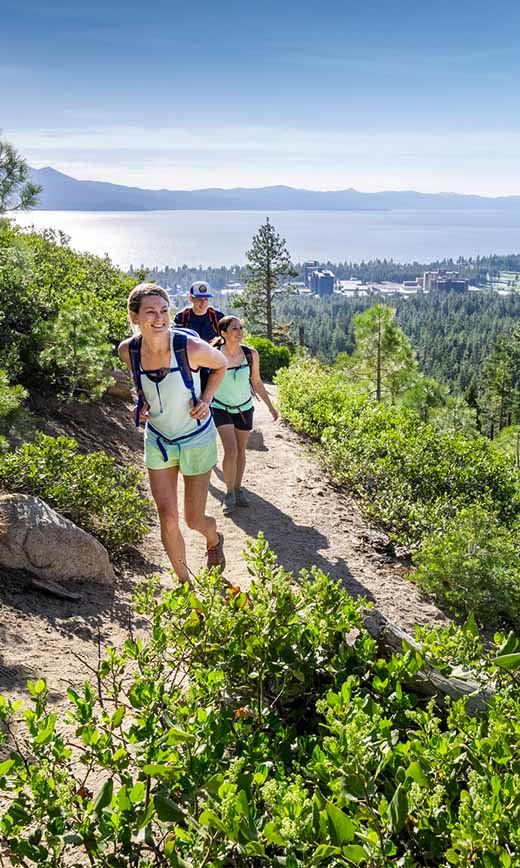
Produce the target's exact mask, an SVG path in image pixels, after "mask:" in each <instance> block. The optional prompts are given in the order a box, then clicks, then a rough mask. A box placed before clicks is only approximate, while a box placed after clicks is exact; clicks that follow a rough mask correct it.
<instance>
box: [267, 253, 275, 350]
mask: <svg viewBox="0 0 520 868" xmlns="http://www.w3.org/2000/svg"><path fill="white" fill-rule="evenodd" d="M265 313H266V331H267V337H268V338H269V340H270V341H272V339H273V287H272V276H271V264H270V262H268V263H267V280H266V287H265Z"/></svg>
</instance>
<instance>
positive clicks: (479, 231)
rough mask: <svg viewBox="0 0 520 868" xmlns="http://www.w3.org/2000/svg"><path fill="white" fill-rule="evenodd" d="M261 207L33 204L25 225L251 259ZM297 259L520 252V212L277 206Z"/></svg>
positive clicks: (79, 245) (188, 258) (188, 260)
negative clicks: (37, 207)
mask: <svg viewBox="0 0 520 868" xmlns="http://www.w3.org/2000/svg"><path fill="white" fill-rule="evenodd" d="M265 217H266V215H265V213H264V212H260V211H32V212H30V213H28V214H18V215H16V220H17V221H18V222H19V223H20V224H21V225H23V226H30V225H34V226H35V227H36V228H37V229H42V228H45V227H53V228H56V229H62V230H63V231H64V232H66V233H67V235H69V236H70V238H71V245H72V246H73V247H74V248H76V249H77V250H89V251H91V252H92V253H97V254H99V255H103V254H105V253H108V255H109V256H110V258H111V259H112V260H113V262H114V263H116V264H117V265H119V266H120V267H122V268H125V269H127V268H128V267H129V266H130V264H132V265H134V266H137V265H141V264H142V263H144V264H145V265H147V266H150V267H151V266H154V265H157V266H159V267H161V268H162V267H164V266H165V265H171V266H178V265H184V264H187V265H190V266H197V265H202V266H207V265H234V264H243V263H244V262H245V252H246V250H247V249H248V248H249V247H250V245H251V238H252V236H253V235H254V233H255V232H256V231H257V229H258V227H259V226H260V225H261V224H262V223H263V222H264V220H265ZM270 219H271V222H272V223H273V224H274V226H275V229H276V231H277V232H279V233H280V235H282V236H283V237H284V238H285V239H286V241H287V246H288V249H289V252H290V254H291V257H292V259H293V261H294V262H298V261H300V262H302V261H304V260H306V259H318V260H320V261H321V262H326V261H327V260H329V261H331V262H340V261H344V260H346V261H352V262H359V261H360V260H362V259H385V258H386V259H394V260H395V261H397V262H413V261H418V262H428V261H430V260H435V259H442V258H444V257H454V258H456V257H458V256H464V257H469V256H476V255H478V254H480V255H482V256H484V255H489V254H491V253H515V252H520V211H518V212H514V211H513V212H512V211H500V210H486V211H484V210H480V211H473V210H466V211H453V210H451V211H275V212H273V213H272V214H271V215H270Z"/></svg>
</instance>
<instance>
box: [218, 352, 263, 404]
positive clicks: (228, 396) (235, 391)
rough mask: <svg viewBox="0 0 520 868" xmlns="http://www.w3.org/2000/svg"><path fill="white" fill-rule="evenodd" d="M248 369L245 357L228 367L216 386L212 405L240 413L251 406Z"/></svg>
mask: <svg viewBox="0 0 520 868" xmlns="http://www.w3.org/2000/svg"><path fill="white" fill-rule="evenodd" d="M249 377H250V370H249V365H248V363H247V359H246V357H245V355H244V360H243V362H241V364H240V365H237V366H236V367H234V368H228V369H227V371H226V374H225V377H224V379H223V380H222V382H221V384H220V386H219V387H218V389H217V391H216V394H215V397H214V398H213V402H212V406H213V407H216V408H217V409H218V410H227V412H228V413H240V412H241V411H242V412H243V411H244V410H250V409H251V407H252V406H253V400H252V395H251V383H250V380H249Z"/></svg>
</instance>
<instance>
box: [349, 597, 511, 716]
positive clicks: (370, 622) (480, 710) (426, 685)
mask: <svg viewBox="0 0 520 868" xmlns="http://www.w3.org/2000/svg"><path fill="white" fill-rule="evenodd" d="M364 623H365V627H366V628H367V630H368V632H369V633H370V635H371V636H372V638H373V639H375V640H376V641H377V643H378V644H379V645H380V647H381V649H382V651H383V652H384V653H385V654H386V656H391V655H392V654H404V649H403V642H406V645H407V646H408V647H410V648H413V649H414V650H416V651H418V652H419V653H421V654H422V653H423V652H422V649H421V646H420V645H419V643H418V642H416V641H415V639H413V638H412V636H410V635H409V634H408V633H406V632H405V631H404V630H402V629H401V628H400V627H398V626H397V625H396V624H393V623H392V622H391V621H389V620H388V618H386V617H385V616H384V615H382V614H381V612H378V611H377V610H376V609H367V611H366V614H365V616H364ZM347 641H348V639H347ZM407 684H408V686H409V687H410V688H411V689H412V690H413V691H414V692H415V693H420V694H421V695H422V696H436V697H437V698H438V699H439V700H440V701H442V700H443V699H444V697H445V696H449V697H450V698H451V699H454V700H455V699H463V698H466V711H467V712H468V714H469V715H471V716H472V717H475V716H477V715H479V714H484V713H485V712H486V711H487V709H488V706H489V701H490V699H491V698H492V697H493V696H494V693H495V691H494V690H493V689H492V688H490V687H486V686H483V685H482V684H479V682H478V681H476V680H474V676H473V677H472V673H471V672H466V671H459V672H457V673H456V674H454V675H451V676H450V677H447V676H445V675H441V673H440V672H439V671H438V670H437V669H435V668H434V667H433V666H430V665H429V664H428V663H425V664H424V667H423V669H421V671H420V672H417V674H416V675H414V676H411V677H410V679H409V681H408V682H407Z"/></svg>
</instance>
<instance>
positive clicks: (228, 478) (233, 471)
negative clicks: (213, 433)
mask: <svg viewBox="0 0 520 868" xmlns="http://www.w3.org/2000/svg"><path fill="white" fill-rule="evenodd" d="M217 430H218V433H219V436H220V439H221V441H222V445H223V447H224V460H223V462H222V472H223V474H224V482H225V483H226V489H227V492H228V494H230V493H231V492H232V491H234V490H235V488H236V487H237V486H236V478H237V458H238V445H237V438H236V436H235V433H236V432H235V426H234V425H220V426H219V427H218V429H217Z"/></svg>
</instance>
